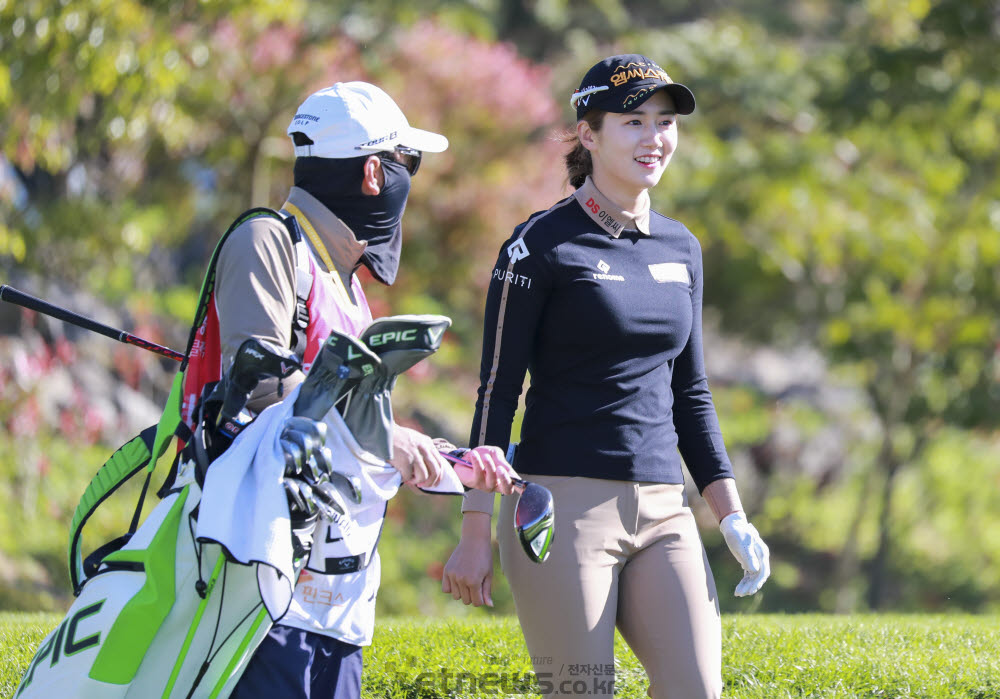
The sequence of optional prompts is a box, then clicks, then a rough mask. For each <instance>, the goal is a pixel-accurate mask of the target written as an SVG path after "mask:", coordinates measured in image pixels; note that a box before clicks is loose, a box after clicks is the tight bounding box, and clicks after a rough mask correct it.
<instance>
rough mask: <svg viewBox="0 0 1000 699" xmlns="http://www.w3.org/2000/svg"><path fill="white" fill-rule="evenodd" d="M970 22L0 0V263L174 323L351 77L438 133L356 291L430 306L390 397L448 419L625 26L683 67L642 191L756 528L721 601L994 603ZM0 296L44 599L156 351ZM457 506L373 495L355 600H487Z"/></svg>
mask: <svg viewBox="0 0 1000 699" xmlns="http://www.w3.org/2000/svg"><path fill="white" fill-rule="evenodd" d="M998 45H1000V2H997V0H981V1H979V2H976V1H973V2H969V1H967V0H963V1H960V0H942V1H940V2H935V3H931V2H928V1H927V0H912V1H910V2H886V1H882V0H867V1H866V2H861V3H858V2H844V1H843V0H799V1H797V2H789V1H786V0H779V1H778V2H773V1H772V2H761V1H759V0H738V1H737V2H731V3H717V2H708V3H704V2H700V3H696V2H693V1H690V0H644V1H643V2H638V1H633V0H586V1H583V2H574V3H570V2H567V1H566V0H538V1H536V2H527V1H526V0H476V1H474V2H473V1H468V0H464V1H463V0H454V1H451V2H442V1H441V0H415V1H413V0H411V1H409V2H401V1H400V0H376V1H374V2H368V3H341V2H324V3H320V2H308V1H307V0H287V1H286V0H282V1H280V2H279V1H278V0H245V1H240V2H235V1H234V0H219V1H217V2H212V3H207V2H197V0H186V1H184V2H170V3H166V2H154V1H152V0H144V1H140V0H116V1H115V2H110V1H109V0H77V1H74V2H69V1H68V0H58V1H56V0H45V1H43V0H19V1H18V2H14V1H13V0H0V113H2V114H3V120H2V122H0V144H2V151H0V267H2V269H3V277H4V281H5V283H10V284H13V285H14V286H21V287H22V288H24V289H25V290H26V291H29V292H31V293H35V294H37V295H41V296H45V297H46V298H49V299H51V300H53V301H55V302H58V303H62V304H64V305H66V306H68V307H70V308H73V309H74V310H78V311H80V312H84V313H87V314H89V315H94V316H97V317H100V318H101V319H102V320H105V321H106V322H109V323H111V324H115V325H118V326H123V327H125V328H126V329H130V330H131V331H133V332H136V333H137V334H140V335H142V336H144V337H147V338H148V339H151V340H154V341H157V342H161V343H163V344H168V345H171V346H174V347H178V348H181V349H182V348H183V345H184V342H185V340H186V337H187V329H188V325H189V323H190V319H191V316H192V314H193V310H194V303H195V301H196V296H197V293H198V289H199V285H200V282H201V277H202V275H203V273H204V268H205V264H206V262H207V259H208V256H209V254H210V253H211V250H212V248H213V247H214V245H215V243H216V241H217V240H218V237H219V235H220V234H221V233H222V231H224V230H225V228H226V227H227V225H228V223H229V222H230V221H231V220H232V218H233V217H234V216H235V215H236V214H238V213H239V212H240V211H242V210H243V209H245V208H247V207H249V206H252V205H270V206H278V205H280V204H281V202H282V201H283V197H284V195H285V194H286V192H287V188H288V186H289V185H290V181H291V164H292V159H293V155H292V150H291V145H290V143H289V141H288V139H287V138H286V136H285V135H284V129H285V127H286V126H287V124H288V121H289V119H290V117H291V115H292V113H293V111H294V109H295V107H296V106H297V105H298V104H299V103H300V102H301V100H302V99H303V98H304V97H305V96H306V95H307V94H309V93H310V92H311V91H313V90H315V89H318V88H319V87H322V86H324V85H327V84H330V83H332V82H334V81H336V80H349V79H367V80H370V81H373V82H376V83H378V84H380V85H381V86H383V87H384V88H385V89H386V90H387V91H388V92H389V93H390V94H391V95H393V97H394V98H395V99H396V100H397V102H399V103H400V104H401V105H402V107H403V109H404V110H405V112H406V113H407V115H408V116H409V118H410V120H411V121H412V122H413V123H414V124H416V125H418V126H422V127H425V128H429V129H433V130H437V131H440V132H442V133H444V134H446V135H447V136H448V138H449V139H450V141H451V147H450V148H449V150H448V151H447V152H446V153H444V154H441V155H431V156H428V157H427V158H426V159H425V162H424V165H423V167H422V168H421V173H420V175H419V176H418V177H417V178H415V179H414V185H413V193H412V196H411V198H410V200H409V204H408V206H407V214H406V220H405V236H406V242H405V244H404V251H403V262H402V268H401V273H400V277H399V280H398V282H397V283H396V284H395V285H394V286H393V287H392V288H384V287H377V286H376V285H375V283H374V282H373V281H371V280H368V281H367V289H369V290H370V298H371V300H372V303H373V307H374V310H375V312H376V314H387V313H390V312H391V313H444V314H446V315H449V316H451V317H452V318H453V319H454V326H453V328H452V331H451V332H450V333H449V336H448V340H447V341H446V343H445V346H444V347H443V348H442V350H441V351H440V352H439V353H438V354H437V355H435V357H433V358H432V359H431V360H429V361H427V362H424V363H423V364H421V365H418V366H417V367H415V368H414V370H412V371H411V372H410V373H409V375H408V377H407V378H406V379H404V380H403V381H401V382H400V386H399V388H398V389H397V396H396V405H397V413H398V414H399V415H400V416H404V417H405V418H407V420H408V421H409V422H410V423H411V424H416V425H420V426H422V427H423V428H425V429H426V430H427V431H429V432H430V433H432V434H441V435H444V436H446V437H449V438H451V439H452V440H453V441H456V442H463V441H464V440H465V437H466V431H467V429H468V423H469V420H470V418H471V412H472V404H473V399H474V391H475V385H476V381H477V374H478V360H479V347H480V332H481V312H482V304H483V301H484V299H485V290H486V286H487V283H488V278H489V277H488V275H489V271H490V269H491V265H492V263H493V261H494V259H495V255H496V252H497V250H498V248H499V245H500V243H501V242H502V241H503V240H504V239H505V238H506V237H507V236H508V235H509V233H510V230H511V229H512V228H513V226H514V225H516V224H517V223H518V222H520V221H522V220H524V219H525V218H526V217H527V216H528V215H529V214H530V213H532V212H533V211H536V210H539V209H544V208H547V207H548V206H549V205H550V204H551V203H553V202H554V201H555V200H556V199H558V198H560V197H561V196H564V195H565V194H566V193H568V191H569V190H568V188H567V184H566V181H565V175H564V173H563V170H562V167H561V161H560V156H561V154H562V151H563V149H564V146H563V145H562V144H561V143H560V141H559V135H560V133H561V132H562V131H564V130H566V129H567V128H570V127H571V126H572V121H571V119H572V114H571V111H570V109H569V107H568V99H569V95H570V93H571V92H572V90H573V88H575V87H576V84H577V81H578V80H579V76H580V75H582V74H583V72H584V71H585V70H586V69H587V68H588V67H589V66H590V65H592V64H593V63H594V62H595V61H597V60H599V59H600V58H602V57H604V56H606V55H609V54H612V53H619V52H640V53H645V54H647V55H650V56H652V57H654V58H655V59H656V60H658V61H659V62H660V63H661V64H662V65H663V66H664V67H665V68H666V69H667V70H668V72H670V73H671V75H672V76H673V77H674V78H675V79H677V80H678V81H680V82H684V83H685V84H687V85H689V86H690V87H691V88H692V89H693V90H694V92H695V94H696V95H697V97H698V110H697V112H696V113H695V114H693V115H692V116H690V117H687V118H684V119H683V120H682V123H681V125H680V130H681V142H680V146H679V149H678V153H677V155H676V156H675V158H674V160H673V162H672V164H671V167H670V168H669V169H668V171H667V174H666V175H665V177H664V180H663V181H662V183H661V184H660V186H659V187H658V188H657V189H656V190H655V191H654V193H653V195H654V206H655V207H656V208H657V209H658V210H660V211H662V212H664V213H666V214H667V215H670V216H672V217H675V218H678V219H680V220H681V221H683V222H685V224H686V225H687V226H688V227H689V228H690V229H691V230H692V231H694V233H695V234H696V235H697V236H698V237H699V239H700V240H701V242H702V246H703V248H704V251H705V264H706V279H707V283H706V322H707V324H708V327H709V332H710V334H711V335H710V339H709V342H708V343H707V349H706V353H707V360H708V363H709V370H710V380H711V382H712V385H713V390H714V393H715V396H716V401H717V405H718V408H719V412H720V418H721V420H722V425H723V430H724V433H725V435H726V438H727V444H728V446H729V448H730V451H731V454H732V457H733V460H734V463H735V467H736V470H737V477H738V478H739V480H740V482H741V484H742V490H743V494H744V500H745V504H746V505H747V508H748V510H749V511H750V515H751V518H752V519H753V520H754V521H755V523H756V525H757V526H758V528H759V529H760V530H761V532H762V534H763V536H764V537H765V539H766V540H767V541H768V543H769V545H770V546H771V551H772V565H773V569H774V573H773V579H772V581H771V582H769V583H768V585H767V587H766V588H765V592H764V594H763V596H762V597H761V598H760V599H753V600H749V601H747V600H735V599H734V598H733V597H732V596H731V595H728V594H723V595H722V596H721V601H722V604H723V608H724V609H725V610H729V611H735V610H753V609H768V610H805V609H810V610H824V611H853V610H858V609H868V608H871V609H889V608H892V609H902V610H929V609H933V610H942V609H964V610H976V611H985V610H996V609H997V608H1000V487H998V486H1000V410H998V408H1000V344H998V337H1000V333H998V329H1000V327H998V326H1000V321H998V311H1000V171H998V158H1000V156H998V153H1000V85H998V83H997V81H996V69H995V63H996V53H997V46H998ZM2 305H3V306H5V307H4V308H0V332H2V335H0V358H2V361H0V421H2V423H3V428H4V429H3V430H2V431H0V442H2V448H0V477H2V478H3V479H4V481H5V484H6V485H5V487H4V488H3V489H0V490H2V492H0V505H2V506H0V608H30V609H37V608H56V609H58V608H62V607H63V606H64V605H65V603H66V596H67V595H68V593H69V590H68V581H67V575H66V572H65V564H64V553H63V551H64V546H65V543H64V540H65V531H66V525H67V524H68V522H69V519H70V516H71V514H72V510H73V508H74V507H75V505H76V501H77V499H78V498H79V495H80V493H82V491H83V488H84V487H85V485H86V483H87V481H88V480H89V478H90V476H91V475H92V473H93V472H94V471H96V469H97V468H98V467H99V466H100V464H101V463H102V462H103V460H104V459H105V458H107V456H108V455H110V452H111V451H112V450H113V448H115V447H117V446H118V444H120V443H121V442H122V441H124V440H125V439H127V438H128V437H130V436H131V435H132V434H134V432H135V431H136V430H137V429H139V428H141V427H143V426H145V425H146V424H149V422H151V421H154V420H155V419H156V417H157V414H158V412H157V408H158V403H159V401H162V399H163V397H164V396H165V390H166V388H167V387H168V384H169V381H170V377H171V372H172V371H173V370H175V368H176V367H175V366H171V365H170V364H171V363H170V362H167V361H161V360H158V359H157V358H155V357H152V356H143V355H142V353H140V352H139V350H137V349H134V348H127V347H126V348H122V347H118V346H115V347H111V346H110V345H113V344H114V343H112V342H111V341H110V340H105V339H103V338H93V337H87V336H86V335H85V334H84V333H78V332H75V331H74V330H72V329H70V328H66V327H65V326H61V325H60V324H58V323H52V322H48V321H46V320H45V319H43V318H39V317H36V316H35V315H33V314H30V313H23V312H20V311H19V310H18V309H15V308H14V307H10V306H7V305H6V304H2ZM143 420H145V422H143ZM404 422H406V420H404ZM692 502H693V504H694V506H695V508H696V512H697V514H698V515H699V517H700V519H701V521H702V522H703V524H704V527H703V533H704V537H705V542H706V546H707V547H708V548H709V552H710V557H711V559H712V564H713V569H714V571H715V573H716V577H717V580H718V582H719V585H720V589H722V590H727V589H731V588H732V586H733V585H734V584H735V582H736V581H737V579H738V577H739V575H738V573H739V571H738V567H737V566H736V564H735V562H734V561H733V560H732V559H731V557H730V556H729V554H728V552H727V551H726V550H725V545H724V544H723V543H722V540H721V537H720V536H719V535H718V533H717V531H716V529H715V527H714V523H713V522H712V521H711V517H710V515H708V513H707V511H706V509H705V508H704V506H703V505H702V504H701V502H700V499H698V498H696V497H693V498H692ZM125 509H126V510H127V507H126V508H125ZM458 512H459V505H458V502H457V501H456V500H455V499H449V498H444V497H441V496H435V497H431V496H417V495H411V494H410V493H403V494H402V495H401V496H400V497H398V498H397V499H396V500H394V501H393V503H392V504H391V506H390V509H389V523H388V525H387V528H386V533H385V535H384V536H383V539H382V543H381V544H380V550H381V551H382V553H383V561H384V563H383V586H382V591H381V593H380V606H381V610H382V612H383V613H385V612H405V613H412V612H415V611H420V612H426V613H433V614H463V613H479V614H481V613H485V612H482V611H473V610H468V609H466V608H464V607H462V606H461V605H460V604H459V603H456V602H452V601H451V600H450V598H446V597H445V596H443V595H441V594H440V592H438V591H437V588H438V585H439V583H438V581H437V579H439V577H440V572H441V568H442V566H443V563H444V562H445V561H446V560H447V557H448V555H449V554H450V551H451V547H452V546H453V544H454V542H455V541H456V540H457V531H458V522H459V514H458ZM111 515H112V516H115V515H117V516H118V517H119V521H118V522H115V521H110V522H107V523H106V524H105V525H103V526H105V527H106V531H107V532H108V533H111V532H114V531H115V528H116V527H121V526H124V525H123V524H122V522H121V521H120V518H121V517H122V516H125V517H127V512H111ZM112 518H113V517H112ZM126 523H127V520H126ZM25 532H31V535H30V536H25V534H24V533H25ZM416 542H419V545H415V543H416ZM498 587H499V589H498V590H497V592H496V593H495V599H496V601H497V609H496V611H499V612H510V611H512V604H511V600H510V596H509V593H508V592H507V590H506V586H505V585H504V584H503V582H502V576H498Z"/></svg>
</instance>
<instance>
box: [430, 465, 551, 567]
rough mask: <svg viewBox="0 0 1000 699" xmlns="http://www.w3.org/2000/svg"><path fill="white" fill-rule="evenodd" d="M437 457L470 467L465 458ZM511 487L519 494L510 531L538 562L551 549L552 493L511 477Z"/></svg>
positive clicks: (547, 555) (541, 560) (539, 486)
mask: <svg viewBox="0 0 1000 699" xmlns="http://www.w3.org/2000/svg"><path fill="white" fill-rule="evenodd" d="M440 453H441V456H443V457H444V458H445V459H447V460H448V461H450V462H451V463H453V464H456V465H458V466H466V467H468V468H473V465H472V464H470V463H469V462H468V461H466V460H465V459H460V458H459V457H457V456H452V455H451V454H449V453H448V452H444V451H443V452H440ZM511 481H512V482H513V483H514V490H515V491H517V493H518V494H519V496H520V497H519V498H518V501H517V505H515V506H514V531H516V532H517V538H518V541H520V542H521V546H522V547H523V548H524V552H525V553H526V554H528V558H530V559H531V560H532V561H534V562H535V563H541V562H543V561H544V560H545V559H546V558H548V557H549V551H550V549H551V548H552V535H553V532H554V529H555V503H553V501H552V493H550V492H549V489H548V488H546V487H545V486H541V485H538V484H537V483H531V482H529V481H525V480H522V479H520V478H512V479H511Z"/></svg>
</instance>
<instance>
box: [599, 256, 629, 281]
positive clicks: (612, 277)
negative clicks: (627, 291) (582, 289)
mask: <svg viewBox="0 0 1000 699" xmlns="http://www.w3.org/2000/svg"><path fill="white" fill-rule="evenodd" d="M597 269H599V270H601V273H600V274H598V273H597V272H592V274H593V275H594V279H600V280H602V281H607V282H623V281H625V277H623V276H622V275H620V274H608V272H610V271H611V265H609V264H608V263H607V262H605V261H604V260H598V261H597Z"/></svg>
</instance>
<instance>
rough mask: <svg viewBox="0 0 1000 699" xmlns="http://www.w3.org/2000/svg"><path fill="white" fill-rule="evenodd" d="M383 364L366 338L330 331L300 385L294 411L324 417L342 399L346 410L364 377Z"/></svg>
mask: <svg viewBox="0 0 1000 699" xmlns="http://www.w3.org/2000/svg"><path fill="white" fill-rule="evenodd" d="M380 364H381V361H380V360H379V358H378V356H376V355H375V354H373V353H372V352H371V351H370V350H369V349H368V348H367V347H366V346H365V345H364V344H363V343H362V342H359V341H358V340H355V339H354V338H352V337H348V336H347V335H343V334H341V333H338V332H336V331H334V332H332V333H330V337H328V338H327V339H326V342H324V343H323V347H322V348H321V349H320V351H319V353H318V354H317V355H316V358H315V359H314V360H313V363H312V366H311V367H310V368H309V373H308V374H307V375H306V378H305V380H304V381H303V382H302V385H301V387H300V388H299V395H298V397H297V398H296V399H295V406H294V407H293V408H292V413H293V414H294V415H301V416H304V417H308V418H311V419H313V420H322V419H323V418H324V417H325V416H326V414H327V413H328V412H329V411H330V409H331V408H332V407H334V405H336V404H338V403H341V405H338V409H339V410H340V412H341V413H343V412H344V411H345V407H346V405H347V404H348V403H349V402H350V400H351V394H352V392H353V391H354V390H355V389H356V388H357V387H358V384H360V382H361V380H362V379H363V378H365V377H366V376H372V375H374V374H376V372H377V368H378V366H379V365H380Z"/></svg>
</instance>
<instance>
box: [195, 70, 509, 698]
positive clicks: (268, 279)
mask: <svg viewBox="0 0 1000 699" xmlns="http://www.w3.org/2000/svg"><path fill="white" fill-rule="evenodd" d="M288 134H289V136H290V137H291V138H292V141H293V143H294V148H295V156H296V158H295V164H294V186H293V187H292V188H291V191H290V192H289V194H288V198H287V200H286V201H285V203H284V204H283V205H282V207H281V212H280V213H281V215H282V216H284V217H288V218H287V219H286V221H284V222H283V221H282V220H280V219H278V218H276V217H273V216H266V215H265V216H256V217H252V218H249V219H248V220H247V221H245V222H244V223H242V224H241V225H239V226H238V227H237V228H236V229H235V230H233V232H232V233H231V235H229V236H228V238H227V239H226V241H225V242H224V243H223V245H222V247H221V249H220V250H219V252H218V260H217V266H216V281H215V292H214V294H215V295H214V304H213V307H212V308H210V309H209V313H208V317H207V319H206V321H205V323H204V324H203V325H202V327H201V328H200V329H199V330H198V337H197V339H196V342H195V345H194V349H193V351H192V356H191V366H190V367H189V370H188V378H187V381H188V384H189V385H187V386H186V387H185V395H184V403H183V409H182V416H183V417H184V419H185V420H188V421H190V420H191V415H190V414H186V413H185V412H184V411H185V410H188V409H189V406H191V407H193V406H194V405H195V403H196V401H197V399H198V397H199V395H200V391H201V387H202V386H204V385H205V384H206V383H207V382H210V381H215V380H218V379H219V377H220V375H221V371H222V368H223V367H227V366H229V365H230V364H231V362H232V358H233V356H234V354H235V353H236V351H237V349H238V348H239V347H240V345H241V344H242V343H243V342H244V341H245V340H247V339H248V338H256V339H258V340H261V341H265V342H268V343H271V344H272V345H274V346H276V347H284V348H291V349H292V350H293V351H294V352H295V353H296V354H298V355H299V356H300V357H301V358H302V364H303V367H304V371H308V369H309V367H310V365H311V363H312V361H313V359H314V358H315V357H316V355H317V352H318V351H319V350H320V348H321V347H322V344H323V342H324V340H326V338H327V336H328V335H329V334H330V332H331V331H337V332H340V333H343V334H345V335H349V336H352V337H359V336H360V335H361V333H362V332H363V331H364V329H365V328H366V327H368V326H369V324H370V323H371V322H372V315H371V311H370V309H369V307H368V302H367V301H366V299H365V294H364V291H363V289H362V287H361V283H360V282H359V280H358V277H357V275H356V272H357V271H358V269H359V268H360V266H361V265H364V266H365V267H367V268H368V270H369V271H370V272H371V274H372V276H373V277H374V278H375V279H376V280H378V281H379V282H381V283H383V284H386V285H391V284H392V283H393V281H394V280H395V279H396V273H397V269H398V266H399V258H400V249H401V245H402V238H403V231H402V216H403V210H404V207H405V205H406V200H407V196H408V194H409V191H410V178H411V177H412V176H413V175H415V174H416V172H417V170H418V168H419V166H420V161H421V157H422V155H423V153H424V152H431V153H437V152H441V151H444V150H445V149H446V148H447V147H448V141H447V139H446V138H445V137H444V136H441V135H439V134H436V133H432V132H430V131H424V130H421V129H417V128H413V127H411V126H410V125H409V123H408V121H407V119H406V117H405V116H404V115H403V112H402V111H401V110H400V109H399V107H398V106H397V105H396V103H395V102H394V101H393V100H392V98H390V97H389V95H387V94H386V93H385V92H384V91H382V90H381V89H380V88H378V87H376V86H375V85H371V84H369V83H365V82H340V83H336V84H335V85H333V86H331V87H328V88H325V89H322V90H319V91H318V92H315V93H314V94H312V95H310V96H309V97H308V98H307V99H306V100H305V102H303V103H302V105H301V106H300V107H299V108H298V110H297V111H296V113H295V116H294V117H293V118H292V120H291V124H290V125H289V127H288ZM296 233H297V234H298V235H296ZM296 238H297V239H298V240H296ZM303 376H304V372H296V373H295V374H293V375H292V376H290V377H289V378H287V379H285V380H284V382H283V385H280V386H279V381H278V380H277V379H270V380H266V381H264V382H262V383H261V385H260V386H259V387H258V389H257V390H256V391H255V392H254V394H253V395H252V396H251V399H250V403H249V407H250V408H253V409H263V408H264V407H266V406H267V405H269V404H271V403H274V402H277V401H278V400H280V397H281V396H284V395H288V392H289V391H290V390H292V389H293V388H294V387H295V386H296V385H298V383H300V382H301V381H302V378H303ZM444 446H447V445H446V444H444V443H443V442H441V441H437V442H436V441H435V440H432V439H431V438H430V437H428V436H426V435H424V434H421V433H420V432H418V431H416V430H413V429H410V428H407V427H403V426H401V425H394V426H393V429H392V458H391V460H390V463H391V465H392V466H393V467H394V468H395V469H396V470H397V471H398V472H399V474H400V476H401V478H402V481H403V482H404V483H410V484H414V485H417V486H421V487H430V486H433V485H434V484H435V483H437V482H438V481H439V479H440V478H441V476H442V473H444V469H449V468H450V466H448V464H447V462H445V461H444V460H443V459H442V457H441V456H440V453H439V451H438V447H444ZM466 459H467V460H468V461H470V462H471V463H472V464H473V465H474V467H475V469H474V471H472V472H469V471H467V470H466V471H463V472H461V473H460V474H459V476H460V478H461V479H462V482H463V484H464V485H465V486H467V487H470V488H478V489H482V490H486V491H497V492H501V493H505V494H509V493H510V492H511V480H510V478H511V475H510V474H511V473H512V470H511V469H510V466H509V464H507V462H506V460H505V459H504V455H503V452H501V451H500V450H499V449H498V448H496V447H480V448H478V449H475V450H473V451H472V452H470V453H469V454H467V455H466ZM325 526H327V525H325V524H323V523H321V529H320V530H318V531H317V532H316V534H315V539H316V540H317V541H321V540H324V538H325V539H329V538H330V535H329V534H328V533H326V532H325V531H323V527H325ZM361 558H362V559H364V560H363V563H356V564H354V565H353V566H346V567H345V568H344V570H343V571H338V572H336V573H330V574H323V573H317V572H314V571H307V572H306V573H304V574H303V576H302V577H301V578H300V579H299V581H298V584H297V585H296V588H295V593H294V598H293V600H292V604H291V607H290V609H289V612H288V613H287V615H286V616H285V617H283V618H282V619H281V620H280V621H279V622H278V623H277V624H276V625H275V626H274V627H273V628H272V629H271V631H270V633H269V634H268V636H267V637H266V638H265V639H264V641H263V642H262V644H261V645H260V646H259V647H258V649H257V651H256V653H255V654H254V656H253V657H252V658H251V660H250V662H249V664H248V666H247V668H246V670H245V672H244V674H243V676H242V678H241V679H240V681H239V683H238V684H237V686H236V689H235V691H234V692H233V694H232V696H233V697H237V699H251V698H257V697H262V698H263V697H266V698H267V699H275V698H276V697H283V698H284V697H312V698H313V699H316V698H317V697H331V698H337V699H347V698H350V697H358V696H360V692H361V667H362V648H363V647H364V646H366V645H369V644H370V643H371V640H372V629H373V623H374V617H373V614H374V604H375V592H376V590H377V587H378V582H379V562H378V556H377V552H375V551H372V552H371V555H370V556H367V557H361ZM352 568H353V569H352ZM328 572H329V571H328Z"/></svg>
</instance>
